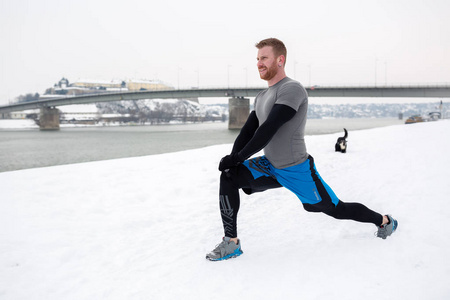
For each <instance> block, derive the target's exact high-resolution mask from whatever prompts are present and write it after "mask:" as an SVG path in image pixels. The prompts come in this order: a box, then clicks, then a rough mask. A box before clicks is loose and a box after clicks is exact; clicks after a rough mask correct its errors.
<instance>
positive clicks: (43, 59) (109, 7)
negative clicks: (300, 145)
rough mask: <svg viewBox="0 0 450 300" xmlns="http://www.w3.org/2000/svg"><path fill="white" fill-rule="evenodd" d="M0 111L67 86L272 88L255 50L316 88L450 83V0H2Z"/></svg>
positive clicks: (289, 73) (306, 84) (0, 24)
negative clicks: (90, 82)
mask: <svg viewBox="0 0 450 300" xmlns="http://www.w3.org/2000/svg"><path fill="white" fill-rule="evenodd" d="M0 3H1V5H0V43H1V45H0V64H1V67H0V70H1V71H0V72H1V73H0V105H4V104H7V103H8V101H10V100H13V99H14V98H15V97H17V96H18V95H20V94H25V93H36V92H38V93H40V94H43V92H44V91H45V89H46V88H49V87H51V86H52V85H53V84H55V83H56V82H58V81H59V80H60V79H61V78H62V77H66V78H68V79H69V81H70V82H74V81H76V80H79V79H98V80H103V81H104V80H108V81H109V80H113V79H122V80H126V79H133V78H136V79H159V80H161V81H163V82H165V83H168V84H170V85H172V86H174V87H178V86H179V87H197V86H200V87H212V86H221V87H226V86H228V85H230V86H242V87H244V86H264V85H265V82H263V81H261V80H260V79H259V75H258V72H257V68H256V53H257V50H256V48H255V47H254V45H255V43H256V42H258V41H259V40H261V39H264V38H267V37H277V38H279V39H281V40H283V41H284V42H285V44H286V46H287V48H288V55H287V66H286V69H287V74H288V76H290V77H292V78H295V79H297V80H300V81H301V82H302V83H303V84H304V85H305V86H308V85H310V84H311V85H328V84H336V85H343V84H371V85H374V84H377V85H384V84H388V85H389V84H415V83H420V84H433V83H450V1H448V0H427V1H419V0H400V1H397V0H377V1H348V0H343V1H336V0H324V1H320V0H314V1H313V0H309V1H301V0H292V1H284V0H277V1H265V0H257V1H253V0H251V1H246V0H239V1H237V0H227V1H219V2H215V1H210V0H208V1H207V0H190V1H186V0H176V1H174V0H172V1H171V0H164V1H163V0H161V1H153V0H150V1H138V0H127V1H124V0H122V1H115V0H76V1H72V0H65V1H60V0H0Z"/></svg>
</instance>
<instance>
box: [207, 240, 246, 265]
mask: <svg viewBox="0 0 450 300" xmlns="http://www.w3.org/2000/svg"><path fill="white" fill-rule="evenodd" d="M242 253H244V252H243V251H242V249H241V241H240V240H238V243H237V245H236V244H235V243H234V242H233V241H230V238H229V237H224V238H223V239H222V242H221V243H220V244H218V245H217V246H216V248H215V249H214V250H213V251H211V252H210V253H208V254H206V259H209V260H212V261H218V260H225V259H229V258H234V257H237V256H239V255H241V254H242Z"/></svg>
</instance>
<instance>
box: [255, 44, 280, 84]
mask: <svg viewBox="0 0 450 300" xmlns="http://www.w3.org/2000/svg"><path fill="white" fill-rule="evenodd" d="M256 59H257V60H258V63H257V64H256V65H257V67H258V71H259V77H261V79H263V80H266V81H269V80H271V79H272V78H274V77H275V75H276V74H277V72H278V66H277V58H276V57H275V54H274V53H273V50H272V47H271V46H265V47H262V48H261V49H258V56H257V58H256Z"/></svg>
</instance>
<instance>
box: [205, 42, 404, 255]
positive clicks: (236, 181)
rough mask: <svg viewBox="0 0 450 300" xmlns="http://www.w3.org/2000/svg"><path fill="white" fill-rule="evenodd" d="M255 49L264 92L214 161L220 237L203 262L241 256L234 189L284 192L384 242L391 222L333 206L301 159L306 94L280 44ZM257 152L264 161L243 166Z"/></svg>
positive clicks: (309, 160) (307, 158)
mask: <svg viewBox="0 0 450 300" xmlns="http://www.w3.org/2000/svg"><path fill="white" fill-rule="evenodd" d="M256 48H257V49H258V55H257V61H258V63H257V67H258V71H259V75H260V77H261V79H263V80H266V81H267V83H268V85H269V87H268V89H266V90H264V91H262V92H260V93H259V94H258V95H257V96H256V98H255V109H254V110H253V111H252V112H251V113H250V115H249V117H248V119H247V121H246V123H245V125H244V127H243V128H242V130H241V132H240V133H239V135H238V137H237V138H236V141H235V142H234V145H233V149H232V151H231V154H230V155H227V156H225V157H223V158H222V160H221V161H220V164H219V170H220V171H222V174H221V177H220V191H219V199H220V213H221V217H222V223H223V227H224V231H225V237H224V238H223V239H222V242H221V243H220V244H219V245H217V246H216V248H215V249H214V250H212V251H211V252H210V253H208V254H207V255H206V258H207V259H209V260H213V261H217V260H225V259H228V258H232V257H236V256H239V255H241V254H242V253H243V252H242V249H241V242H240V240H239V239H238V237H237V227H236V221H237V213H238V210H239V203H240V199H239V189H242V190H243V191H244V192H245V193H246V194H252V193H255V192H262V191H264V190H267V189H272V188H279V187H285V188H287V189H289V190H290V191H292V192H293V193H295V194H296V195H297V197H298V198H299V199H300V201H301V202H302V204H303V207H304V209H305V210H307V211H309V212H322V213H325V214H327V215H329V216H331V217H334V218H336V219H342V220H354V221H358V222H365V223H373V224H374V225H376V226H377V227H378V232H377V236H378V237H381V238H383V239H386V237H387V236H390V235H391V234H392V233H393V232H394V231H395V230H396V228H397V225H398V223H397V221H396V220H395V219H393V218H392V217H391V216H390V215H384V216H383V215H381V214H379V213H377V212H374V211H372V210H370V209H369V208H367V207H366V206H364V205H362V204H360V203H344V202H343V201H341V200H339V199H338V198H337V196H336V195H335V194H334V192H333V190H332V189H331V188H330V187H329V186H328V185H327V184H326V183H325V182H324V181H323V180H322V178H321V177H320V175H319V173H318V172H317V170H316V167H315V164H314V159H313V157H312V156H311V155H309V154H308V153H307V151H306V146H305V141H304V133H305V124H306V113H307V109H308V94H307V92H306V90H305V89H304V88H303V86H302V85H301V84H300V83H299V82H297V81H295V80H292V79H290V78H288V77H287V76H286V73H285V70H284V68H285V64H286V54H287V50H286V47H285V46H284V44H283V42H281V41H280V40H278V39H274V38H270V39H265V40H262V41H261V42H259V43H258V44H256ZM261 149H264V156H262V157H256V158H252V159H249V160H247V159H248V158H249V157H251V156H252V155H253V154H255V153H256V152H258V151H260V150H261Z"/></svg>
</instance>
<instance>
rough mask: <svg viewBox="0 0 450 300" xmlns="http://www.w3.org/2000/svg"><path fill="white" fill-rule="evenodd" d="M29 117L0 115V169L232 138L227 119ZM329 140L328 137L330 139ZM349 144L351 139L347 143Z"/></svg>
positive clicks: (320, 128)
mask: <svg viewBox="0 0 450 300" xmlns="http://www.w3.org/2000/svg"><path fill="white" fill-rule="evenodd" d="M30 122H32V121H31V120H0V172H7V171H14V170H23V169H29V168H39V167H49V166H55V165H64V164H74V163H83V162H91V161H100V160H108V159H116V158H126V157H138V156H145V155H153V154H162V153H170V152H177V151H183V150H188V149H196V148H202V147H207V146H212V145H220V144H229V143H233V142H234V140H235V138H236V136H237V135H238V133H239V132H238V131H233V130H228V128H227V123H222V122H220V123H196V124H184V125H177V124H173V125H146V126H139V125H137V126H83V127H81V126H80V127H73V126H72V127H64V126H62V127H61V130H59V131H51V132H48V131H40V130H39V129H38V127H37V126H36V125H35V124H33V123H30ZM399 124H402V120H398V119H394V118H387V119H384V118H383V119H375V118H371V119H356V118H355V119H311V120H308V122H307V125H306V135H319V134H329V133H342V134H343V128H346V129H347V130H348V131H349V138H348V140H349V143H351V141H352V135H353V132H354V131H356V130H362V129H368V128H375V127H384V126H392V125H399ZM334 142H335V141H330V143H331V144H334ZM350 145H351V144H350Z"/></svg>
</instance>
